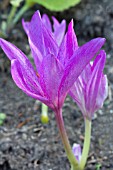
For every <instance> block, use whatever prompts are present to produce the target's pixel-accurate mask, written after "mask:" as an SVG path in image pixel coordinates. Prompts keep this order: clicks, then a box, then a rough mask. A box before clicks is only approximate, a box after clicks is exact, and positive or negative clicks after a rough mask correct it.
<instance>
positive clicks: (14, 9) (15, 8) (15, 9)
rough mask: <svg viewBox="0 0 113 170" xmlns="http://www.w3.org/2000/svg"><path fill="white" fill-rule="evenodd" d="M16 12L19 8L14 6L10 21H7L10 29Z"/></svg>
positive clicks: (9, 17)
mask: <svg viewBox="0 0 113 170" xmlns="http://www.w3.org/2000/svg"><path fill="white" fill-rule="evenodd" d="M16 11H17V7H16V6H12V8H11V11H10V14H9V16H8V19H7V26H8V27H10V26H11V24H12V20H13V17H14V15H15V13H16Z"/></svg>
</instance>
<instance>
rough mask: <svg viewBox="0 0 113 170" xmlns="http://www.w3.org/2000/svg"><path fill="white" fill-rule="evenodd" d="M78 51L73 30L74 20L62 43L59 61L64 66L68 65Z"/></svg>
mask: <svg viewBox="0 0 113 170" xmlns="http://www.w3.org/2000/svg"><path fill="white" fill-rule="evenodd" d="M77 49H78V42H77V38H76V35H75V32H74V29H73V20H72V21H71V22H70V24H69V26H68V31H67V33H66V35H65V37H64V39H63V41H62V43H61V46H60V49H59V53H58V59H59V60H60V62H61V63H62V64H63V65H66V63H67V62H68V61H69V59H70V58H71V57H72V56H73V53H74V52H75V50H77Z"/></svg>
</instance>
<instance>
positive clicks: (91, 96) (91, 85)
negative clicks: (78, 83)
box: [85, 50, 106, 119]
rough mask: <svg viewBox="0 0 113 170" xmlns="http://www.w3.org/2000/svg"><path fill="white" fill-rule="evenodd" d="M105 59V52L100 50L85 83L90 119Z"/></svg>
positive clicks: (93, 110)
mask: <svg viewBox="0 0 113 170" xmlns="http://www.w3.org/2000/svg"><path fill="white" fill-rule="evenodd" d="M105 60H106V54H105V52H104V51H103V50H102V51H100V54H99V55H98V56H97V57H96V64H95V62H94V64H95V67H94V70H93V72H92V75H91V77H90V80H89V82H88V84H87V88H86V96H85V101H86V108H87V111H88V114H89V118H90V119H91V118H92V116H93V114H94V112H95V104H96V99H97V95H98V91H99V86H100V82H101V78H102V74H103V69H104V65H105ZM90 114H92V115H90Z"/></svg>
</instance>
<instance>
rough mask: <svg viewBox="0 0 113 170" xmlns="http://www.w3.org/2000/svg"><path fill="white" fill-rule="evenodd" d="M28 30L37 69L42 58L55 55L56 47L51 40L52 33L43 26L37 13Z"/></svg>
mask: <svg viewBox="0 0 113 170" xmlns="http://www.w3.org/2000/svg"><path fill="white" fill-rule="evenodd" d="M23 23H24V22H23ZM24 25H25V24H24ZM24 27H25V26H24ZM28 29H29V31H28V39H29V44H30V47H31V51H32V55H33V57H34V61H35V65H36V66H38V68H39V61H40V60H41V61H42V59H43V57H46V56H47V55H48V54H53V55H55V56H56V55H57V53H58V46H57V43H56V42H55V40H54V39H53V36H52V33H51V32H50V31H49V30H48V29H47V28H46V27H45V25H44V24H43V21H42V19H41V16H40V13H39V12H38V11H37V12H35V14H34V15H33V17H32V19H31V21H30V22H29V28H28ZM38 68H37V69H38Z"/></svg>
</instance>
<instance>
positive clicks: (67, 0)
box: [31, 0, 81, 11]
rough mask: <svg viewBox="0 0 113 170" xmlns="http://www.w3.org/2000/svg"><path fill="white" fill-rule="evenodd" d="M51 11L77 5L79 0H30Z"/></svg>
mask: <svg viewBox="0 0 113 170" xmlns="http://www.w3.org/2000/svg"><path fill="white" fill-rule="evenodd" d="M31 1H32V2H36V3H38V4H40V5H42V6H44V7H45V8H47V9H49V10H52V11H63V10H65V9H68V8H69V7H72V6H74V5H77V4H78V3H79V2H80V1H81V0H31Z"/></svg>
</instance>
